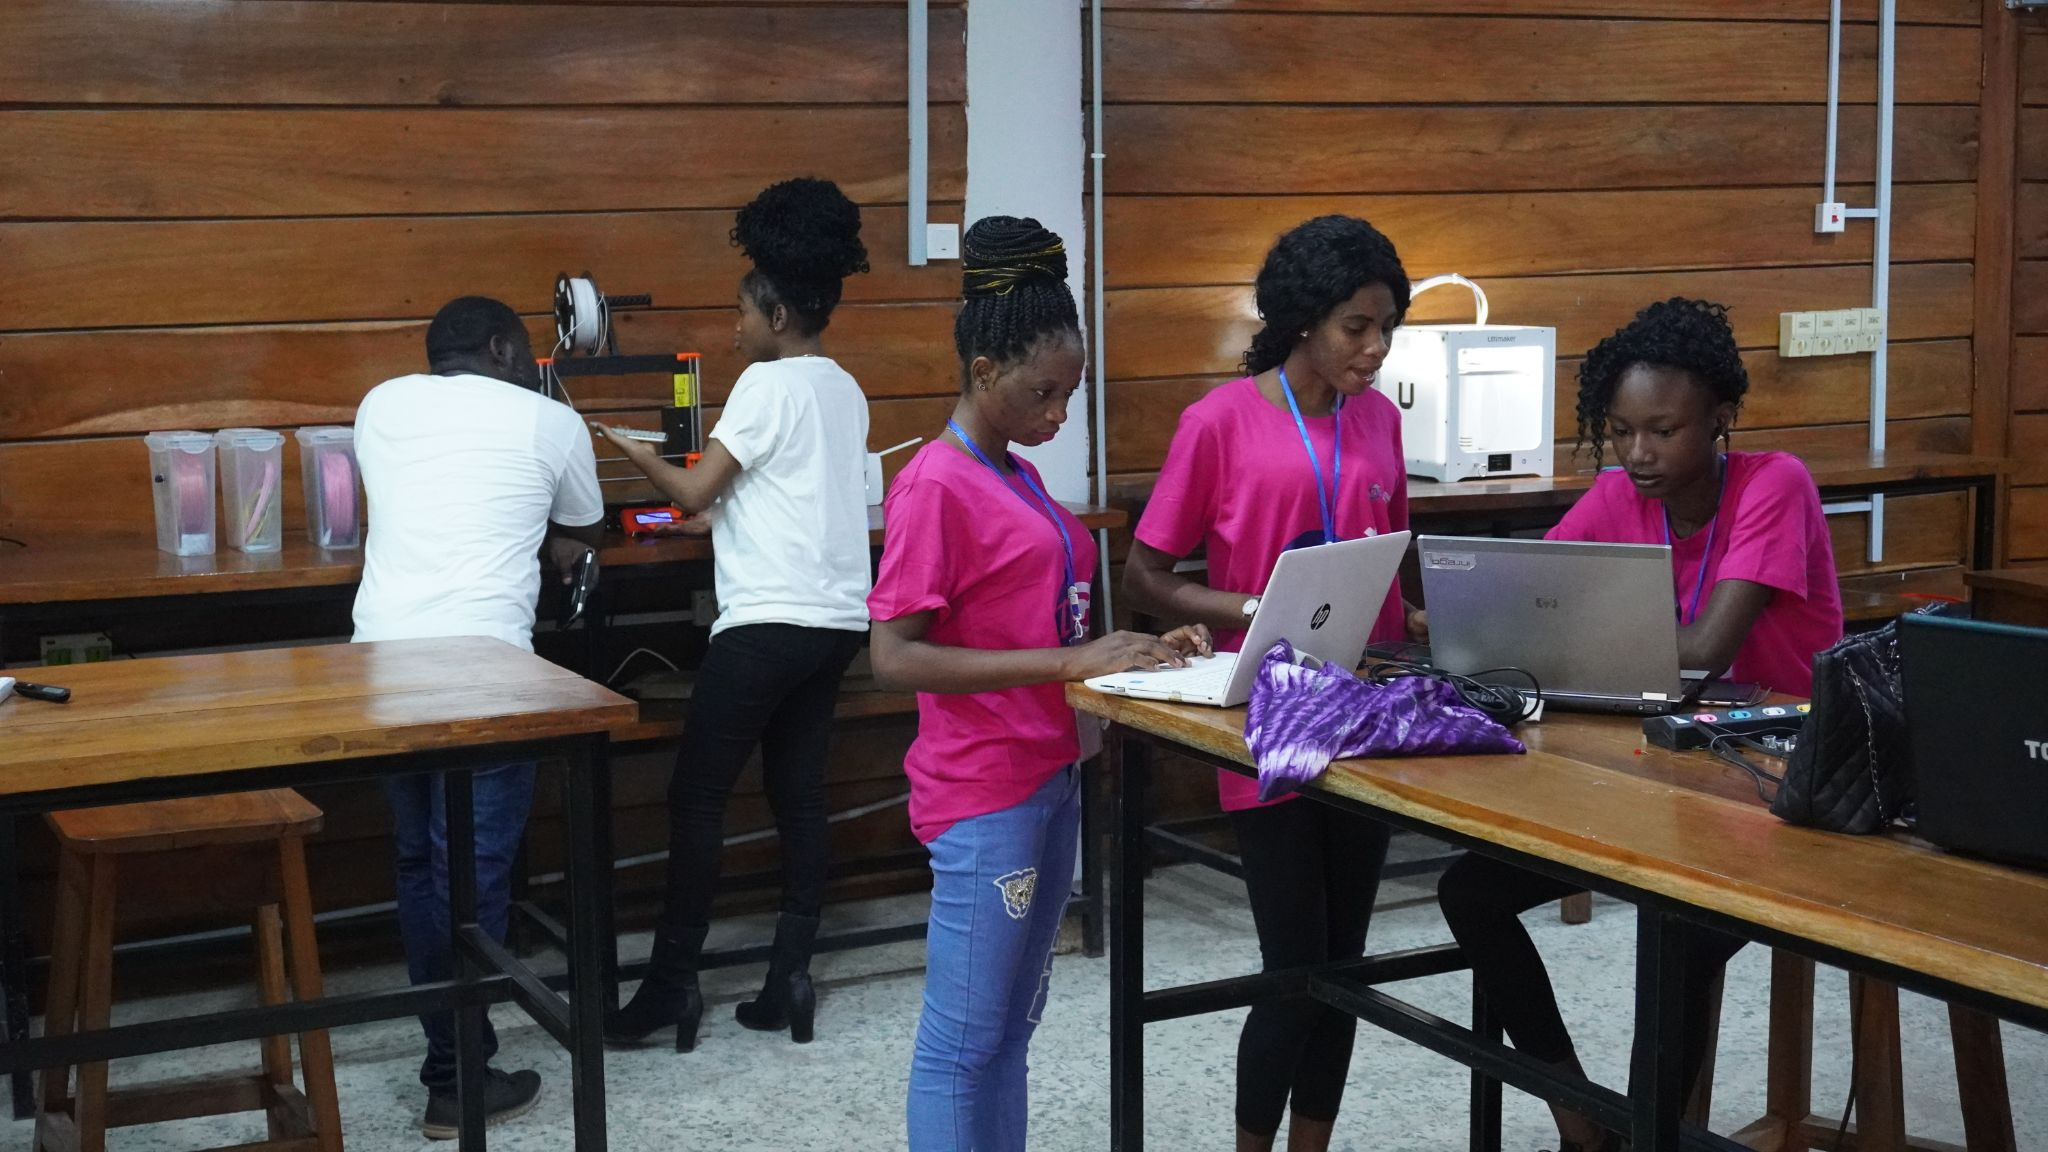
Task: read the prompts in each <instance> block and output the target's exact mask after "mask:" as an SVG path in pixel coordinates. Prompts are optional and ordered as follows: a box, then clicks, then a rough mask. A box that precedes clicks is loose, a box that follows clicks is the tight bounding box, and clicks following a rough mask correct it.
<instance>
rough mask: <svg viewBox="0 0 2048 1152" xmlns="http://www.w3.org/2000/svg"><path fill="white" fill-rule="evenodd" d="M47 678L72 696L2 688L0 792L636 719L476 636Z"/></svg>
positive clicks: (507, 737) (383, 751)
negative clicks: (44, 697)
mask: <svg viewBox="0 0 2048 1152" xmlns="http://www.w3.org/2000/svg"><path fill="white" fill-rule="evenodd" d="M45 678H47V679H49V680H51V681H53V682H55V683H58V684H62V685H63V686H64V687H67V688H69V689H71V693H72V695H71V702H70V703H69V704H47V703H43V702H41V701H37V700H26V699H22V698H21V697H19V696H16V697H12V698H10V699H8V700H6V701H0V796H18V795H22V794H26V793H34V792H43V791H49V790H52V789H59V788H64V789H69V788H79V787H89V786H96V785H107V784H119V783H122V782H126V781H134V780H141V779H151V778H162V777H170V776H186V775H193V774H197V773H208V772H232V771H238V770H246V769H252V768H271V767H278V766H281V765H288V764H307V763H315V762H322V761H332V760H351V759H359V758H362V757H367V756H384V755H391V754H395V753H404V752H424V751H430V750H434V749H445V748H461V747H471V746H475V745H479V744H492V743H502V742H510V741H518V740H547V739H553V738H557V737H563V736H575V735H582V734H588V733H596V732H606V731H610V730H612V729H614V728H619V727H623V726H625V725H628V724H631V723H632V722H633V720H634V717H635V709H634V705H633V702H632V701H631V700H628V699H626V698H625V697H624V696H620V695H618V694H617V693H615V692H612V691H611V690H609V689H607V688H604V687H602V686H601V685H598V684H594V683H592V682H590V681H588V680H585V679H583V678H582V677H580V676H578V675H576V674H575V673H573V672H570V671H568V670H566V669H563V668H560V667H557V666H556V665H553V664H550V663H548V662H547V661H545V660H542V659H540V658H539V657H537V656H535V655H533V654H532V653H530V652H524V651H521V650H520V649H518V648H514V647H513V646H511V645H510V644H506V643H504V642H503V641H500V640H489V639H483V638H475V637H464V638H453V639H445V640H393V641H385V642H382V643H376V644H323V645H317V646H313V647H303V648H266V649H258V650H255V651H248V652H225V653H213V654H208V655H203V656H166V657H159V658H156V659H149V660H116V661H109V662H106V663H100V664H79V665H73V666H70V667H66V668H63V669H61V670H59V669H51V670H50V671H49V673H48V674H47V676H46V677H45ZM115 799H118V798H117V797H110V798H109V801H108V802H109V803H112V802H114V800H115Z"/></svg>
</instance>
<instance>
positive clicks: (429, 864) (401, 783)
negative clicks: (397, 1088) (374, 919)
mask: <svg viewBox="0 0 2048 1152" xmlns="http://www.w3.org/2000/svg"><path fill="white" fill-rule="evenodd" d="M533 772H534V766H533V765H532V764H530V763H527V764H505V765H501V766H499V767H496V768H484V769H479V770H477V771H476V772H474V773H472V774H471V779H472V781H474V783H473V784H472V786H471V793H472V798H473V801H474V802H473V804H472V806H471V807H472V809H473V811H474V812H475V813H476V907H477V922H478V923H479V924H481V925H482V926H483V930H484V931H486V932H488V933H490V934H491V935H492V936H493V937H495V938H496V939H498V940H500V941H502V940H504V939H505V923H506V920H507V918H508V916H509V915H510V913H511V907H512V862H513V860H514V859H515V858H516V857H517V856H518V854H519V838H520V837H521V836H523V835H525V833H526V814H527V812H528V811H529V810H530V809H532V807H533ZM384 791H385V793H386V795H388V796H389V797H390V798H391V816H392V823H393V828H392V840H393V841H394V842H395V844H396V846H397V849H398V930H399V933H400V934H401V935H403V936H404V938H405V963H406V969H407V974H408V975H409V976H411V978H412V982H413V983H414V984H426V983H431V982H433V981H436V980H448V979H451V978H453V977H454V975H455V961H454V955H453V952H452V950H451V944H450V942H449V936H450V934H451V932H452V929H451V928H450V926H449V923H448V812H447V808H446V795H447V794H446V792H445V791H443V789H442V787H441V776H440V775H439V774H438V773H424V774H421V775H418V776H395V777H387V778H386V779H385V781H384ZM420 1027H421V1028H422V1029H424V1030H425V1031H426V1034H427V1058H426V1060H425V1061H424V1062H423V1063H421V1064H420V1083H422V1084H425V1085H426V1086H427V1089H428V1091H431V1092H452V1091H454V1090H455V1014H454V1013H452V1012H437V1013H434V1014H433V1015H430V1016H422V1017H420ZM497 1051H498V1036H497V1033H496V1032H494V1031H493V1030H492V1029H491V1025H490V1021H489V1018H488V1017H487V1018H486V1019H485V1021H484V1058H485V1059H486V1060H488V1059H490V1057H492V1056H494V1055H496V1054H497Z"/></svg>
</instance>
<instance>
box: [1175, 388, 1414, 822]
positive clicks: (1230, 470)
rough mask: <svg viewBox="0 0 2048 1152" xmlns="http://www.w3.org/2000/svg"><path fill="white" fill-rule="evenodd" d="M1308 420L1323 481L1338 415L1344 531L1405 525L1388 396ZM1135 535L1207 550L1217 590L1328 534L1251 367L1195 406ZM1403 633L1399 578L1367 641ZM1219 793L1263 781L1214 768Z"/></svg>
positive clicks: (1373, 395) (1241, 586) (1238, 637)
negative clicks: (1341, 436)
mask: <svg viewBox="0 0 2048 1152" xmlns="http://www.w3.org/2000/svg"><path fill="white" fill-rule="evenodd" d="M1304 423H1305V425H1306V426H1307V428H1308V435H1309V440H1310V442H1311V443H1313V444H1314V445H1315V446H1316V459H1317V462H1318V463H1319V464H1321V466H1322V470H1323V483H1324V484H1325V485H1327V484H1328V483H1329V481H1330V475H1331V472H1332V467H1331V465H1332V457H1333V449H1334V448H1335V445H1336V440H1335V437H1336V434H1337V426H1338V425H1339V424H1340V423H1341V424H1342V425H1343V433H1344V475H1343V477H1342V480H1341V482H1340V487H1339V488H1338V490H1337V500H1336V506H1335V508H1334V509H1333V512H1334V514H1335V517H1336V521H1337V535H1338V536H1339V537H1340V538H1342V539H1345V540H1355V539H1357V538H1359V537H1361V536H1370V535H1375V534H1377V533H1381V532H1397V531H1400V530H1402V529H1405V528H1407V527H1408V466H1407V458H1406V457H1405V456H1404V455H1403V454H1402V451H1401V412H1400V409H1398V408H1396V407H1394V403H1393V401H1391V400H1389V399H1387V398H1386V397H1385V396H1382V395H1380V394H1379V393H1378V392H1365V393H1363V394H1361V395H1358V396H1354V397H1352V398H1350V399H1349V400H1346V401H1345V402H1344V407H1343V408H1342V409H1340V410H1339V412H1338V413H1337V414H1336V415H1334V416H1324V417H1320V418H1306V419H1305V420H1304ZM1135 535H1136V536H1137V538H1138V539H1139V540H1141V541H1143V542H1145V543H1146V544H1149V545H1151V546H1152V547H1154V548H1157V549H1159V550H1160V551H1161V552H1164V553H1166V554H1167V555H1169V556H1186V555H1188V554H1189V553H1191V552H1193V551H1194V550H1195V549H1196V548H1198V547H1199V548H1202V549H1203V550H1204V553H1205V555H1206V557H1207V559H1208V564H1209V586H1210V587H1211V588H1217V589H1221V590H1223V591H1226V592H1241V593H1243V594H1244V595H1245V596H1247V597H1250V596H1258V595H1263V594H1264V593H1265V591H1266V581H1268V580H1270V579H1271V578H1272V576H1273V565H1274V564H1276V563H1278V562H1279V560H1280V554H1281V553H1282V552H1285V551H1288V550H1289V549H1293V548H1300V547H1304V546H1307V545H1314V544H1320V543H1322V542H1323V513H1322V502H1321V501H1320V500H1319V499H1318V498H1317V495H1316V474H1315V471H1314V469H1312V468H1310V467H1309V460H1308V452H1307V450H1306V449H1304V448H1303V447H1302V444H1301V431H1300V429H1298V428H1296V427H1295V425H1294V417H1293V416H1292V415H1291V414H1289V413H1288V411H1287V410H1286V409H1285V408H1277V407H1275V406H1274V405H1273V404H1272V403H1270V402H1268V401H1267V399H1266V398H1265V396H1263V395H1262V394H1260V392H1259V386H1258V384H1257V382H1255V381H1254V380H1253V379H1252V378H1251V377H1249V376H1246V377H1243V378H1240V379H1237V380H1233V381H1231V382H1230V383H1228V384H1225V385H1223V386H1221V387H1219V388H1217V389H1216V390H1215V391H1213V392H1211V393H1209V394H1208V395H1207V396H1204V397H1202V398H1201V399H1200V400H1197V401H1195V402H1194V403H1193V404H1190V405H1188V406H1187V409H1186V410H1185V411H1183V412H1182V413H1181V415H1180V426H1179V427H1178V428H1177V429H1175V430H1174V433H1173V443H1172V444H1171V445H1169V446H1168V447H1167V449H1166V464H1165V466H1164V467H1162V468H1161V469H1160V471H1159V482H1158V483H1157V484H1155V485H1153V487H1152V499H1151V500H1150V501H1149V502H1148V503H1147V504H1146V505H1145V514H1144V515H1143V516H1141V517H1140V518H1139V519H1138V527H1137V530H1136V533H1135ZM1405 638H1406V622H1405V620H1404V619H1403V614H1402V608H1401V590H1400V588H1399V586H1398V585H1397V586H1395V587H1393V588H1389V589H1388V590H1387V599H1386V603H1384V604H1382V605H1381V606H1380V618H1379V622H1378V623H1376V624H1375V625H1374V626H1373V630H1372V639H1373V640H1374V641H1376V642H1388V641H1399V640H1402V639H1405ZM1243 643H1244V632H1243V631H1242V630H1238V631H1234V632H1219V633H1217V634H1216V647H1217V649H1218V650H1219V651H1223V652H1235V651H1237V648H1238V646H1239V645H1241V644H1243ZM1216 791H1217V796H1218V799H1220V800H1221V801H1222V803H1223V810H1224V811H1226V812H1235V811H1238V810H1240V809H1244V808H1256V807H1258V806H1259V801H1258V794H1259V786H1258V783H1257V782H1256V781H1253V780H1248V779H1246V778H1244V777H1242V776H1239V775H1237V774H1235V773H1231V772H1219V773H1217V776H1216ZM1287 799H1292V797H1291V796H1290V797H1287ZM1276 803H1284V801H1276Z"/></svg>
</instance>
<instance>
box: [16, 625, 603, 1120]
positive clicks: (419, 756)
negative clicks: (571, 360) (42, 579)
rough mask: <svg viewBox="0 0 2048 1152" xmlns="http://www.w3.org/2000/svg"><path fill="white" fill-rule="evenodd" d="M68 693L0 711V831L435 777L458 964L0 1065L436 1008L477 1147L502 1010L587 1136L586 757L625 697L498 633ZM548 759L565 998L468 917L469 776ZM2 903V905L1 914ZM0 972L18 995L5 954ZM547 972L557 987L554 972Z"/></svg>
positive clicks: (599, 1043)
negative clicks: (409, 982) (527, 1036)
mask: <svg viewBox="0 0 2048 1152" xmlns="http://www.w3.org/2000/svg"><path fill="white" fill-rule="evenodd" d="M64 683H65V685H66V686H67V687H69V688H70V689H71V690H72V693H73V695H72V700H71V703H69V704H64V705H56V704H44V703H40V702H37V701H31V700H24V699H20V698H18V697H17V698H15V699H12V700H9V701H6V702H4V703H0V817H5V818H7V819H6V820H0V823H9V822H11V819H12V818H13V817H17V816H21V815H26V814H30V813H37V812H47V811H52V810H55V809H63V808H80V807H92V806H96V805H103V804H120V803H129V802H132V801H137V800H149V799H159V798H166V797H172V796H188V795H203V794H212V793H222V792H237V791H244V790H251V789H261V788H280V787H301V786H306V785H312V784H324V783H330V782H333V781H337V780H351V779H366V778H375V777H384V776H392V775H402V774H407V773H415V772H427V771H432V772H442V773H445V776H444V780H445V783H446V787H447V790H448V804H447V810H448V813H449V820H448V854H449V859H450V863H451V867H450V870H449V889H450V891H449V897H450V906H451V908H450V910H451V921H452V923H453V928H454V944H455V955H456V957H457V965H458V969H459V971H458V974H457V976H456V978H455V979H453V980H450V981H447V982H444V983H439V984H429V985H422V986H419V987H416V988H409V989H405V990H400V991H390V992H377V993H363V994H354V995H348V996H333V997H328V998H325V999H322V1000H317V1001H310V1002H304V1003H295V1004H287V1005H281V1006H273V1007H263V1008H252V1009H242V1010H237V1011H229V1012H215V1013H209V1014H206V1015H202V1016H197V1017H188V1018H185V1019H181V1020H171V1021H159V1022H151V1023H147V1024H133V1025H124V1026H120V1027H115V1028H109V1029H105V1030H101V1031H95V1032H89V1033H79V1034H74V1035H71V1036H65V1037H58V1038H43V1039H29V1038H27V1035H26V1027H25V1026H26V1020H25V1019H21V1020H16V1021H12V1022H11V1024H12V1026H11V1027H10V1028H9V1029H8V1030H7V1032H6V1035H5V1036H4V1037H0V1073H13V1072H18V1071H21V1070H25V1069H33V1068H47V1067H54V1066H60V1065H67V1064H78V1063H86V1062H92V1061H100V1060H107V1059H110V1058H116V1057H121V1056H133V1055H142V1054H145V1053H151V1052H166V1051H173V1050H177V1049H183V1048H191V1047H198V1046H202V1045H208V1044H219V1043H225V1042H228V1041H234V1040H244V1039H253V1038H255V1037H259V1036H268V1035H275V1034H280V1033H291V1032H304V1031H308V1030H312V1029H321V1028H333V1027H339V1026H342V1025H346V1024H354V1023H362V1022H366V1021H371V1020H387V1019H395V1018H398V1017H405V1016H414V1015H418V1014H421V1013H424V1012H435V1011H445V1010H454V1011H455V1012H456V1019H457V1029H456V1031H457V1048H458V1061H459V1066H460V1076H461V1094H462V1100H463V1110H462V1142H461V1147H462V1148H463V1149H464V1150H465V1152H467V1150H474V1149H481V1148H482V1147H483V1146H484V1144H483V1122H484V1114H483V1083H484V1081H483V1071H484V1061H483V1051H482V1025H483V1016H484V1013H485V1011H486V1010H487V1009H488V1006H489V1005H490V1004H492V1003H496V1002H501V1001H507V1000H509V1001H514V1002H516V1003H518V1004H520V1005H521V1006H522V1007H524V1008H525V1009H526V1011H527V1012H528V1013H529V1014H530V1015H531V1016H532V1017H533V1018H534V1020H536V1021H537V1022H539V1023H540V1024H541V1026H542V1027H544V1028H546V1029H547V1031H548V1032H549V1033H550V1034H551V1035H552V1036H554V1037H555V1039H556V1040H557V1041H558V1042H560V1043H562V1044H563V1045H564V1046H565V1047H567V1048H568V1049H569V1052H570V1061H571V1068H572V1072H571V1079H572V1081H573V1088H574V1093H575V1103H574V1111H575V1131H576V1147H577V1148H578V1149H580V1150H584V1152H592V1150H600V1149H602V1148H604V1146H605V1125H604V1055H603V1053H604V1048H603V1037H602V1025H601V1020H602V1016H603V1008H604V992H605V988H604V981H603V980H602V978H601V972H602V967H603V965H602V960H603V954H602V952H601V950H600V945H601V943H602V939H603V936H604V934H605V933H607V932H608V931H609V929H610V923H609V917H608V916H606V915H604V910H605V909H606V908H607V907H608V905H609V895H610V876H609V872H610V861H608V860H605V859H602V858H601V857H600V856H599V854H598V853H597V851H596V850H595V846H596V844H597V843H598V842H599V841H598V838H597V836H596V835H595V830H596V828H597V826H598V825H599V823H600V822H601V821H603V820H604V819H605V818H606V817H607V816H608V814H607V813H605V812H604V811H602V810H601V809H599V808H598V807H597V806H596V804H595V803H594V800H593V798H594V796H595V795H596V792H597V789H596V780H595V777H596V776H597V775H598V769H596V768H594V767H593V763H594V756H595V754H596V753H597V752H598V751H599V749H600V748H601V745H602V743H603V741H604V739H605V734H606V733H607V732H608V731H609V730H610V729H612V728H615V727H618V726H621V725H625V724H629V723H631V722H632V720H633V718H634V705H633V703H632V701H630V700H627V699H626V698H624V697H622V696H619V695H617V694H615V693H613V692H611V691H609V690H607V689H605V688H603V687H601V686H600V685H597V684H593V683H591V682H590V681H588V680H585V679H583V678H582V677H580V676H577V675H576V674H574V673H572V672H568V671H566V670H564V669H562V668H559V667H557V666H555V665H553V664H550V663H548V662H547V661H545V660H541V659H539V658H538V657H536V656H533V655H532V654H530V653H527V652H522V651H520V650H518V649H516V648H514V647H512V646H511V645H508V644H505V643H503V642H501V641H496V640H487V639H450V640H408V641H392V642H386V643H377V644H331V645H323V646H318V647H302V648H273V649H262V650H257V651H249V652H232V653H223V654H217V655H204V656H180V657H166V658H159V659H149V660H127V661H117V662H110V663H104V664H89V665H81V666H78V667H74V668H68V669H66V670H65V676H64ZM542 758H557V759H562V760H565V761H566V762H567V765H568V768H567V771H566V772H565V773H564V777H565V780H564V794H565V808H566V812H565V816H566V820H567V831H568V840H569V844H570V853H569V891H570V899H569V906H570V913H571V915H570V918H571V928H570V932H569V936H570V940H571V946H570V947H569V949H568V954H569V965H568V972H567V981H566V983H567V985H568V986H569V987H570V988H571V989H572V991H571V993H570V996H569V997H568V999H567V1000H565V999H564V998H563V997H562V996H561V995H559V994H557V993H556V992H555V991H554V990H552V989H551V988H550V987H549V983H548V981H546V980H544V979H543V978H542V977H540V976H538V975H536V974H535V973H533V972H532V971H531V970H529V969H528V968H527V967H526V966H525V965H524V964H523V963H521V962H520V961H518V960H517V959H515V958H514V957H513V956H512V955H511V954H510V952H508V951H507V950H506V949H505V948H504V947H503V946H501V945H499V944H498V943H497V942H496V941H495V940H493V939H491V937H490V936H489V935H488V934H486V933H485V932H484V931H483V930H482V929H481V928H480V927H479V926H478V924H477V918H476V876H475V850H476V844H475V838H474V828H473V825H472V822H471V820H469V819H468V818H467V814H468V813H469V812H470V811H471V807H470V772H471V771H472V770H474V769H478V768H484V767H489V766H492V765H496V764H502V763H507V762H514V761H523V760H538V759H542ZM18 911H19V910H18V909H9V910H8V913H9V914H10V915H18ZM8 960H9V962H8V964H7V967H6V969H5V977H6V979H7V980H8V981H9V982H10V983H13V984H15V985H16V987H15V989H14V991H16V992H18V991H19V983H20V977H21V969H20V967H19V966H18V965H19V960H20V957H19V956H18V955H17V956H11V957H9V958H8ZM556 983H562V981H561V980H559V979H558V980H557V981H556Z"/></svg>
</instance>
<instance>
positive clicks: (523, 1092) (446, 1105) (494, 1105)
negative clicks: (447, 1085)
mask: <svg viewBox="0 0 2048 1152" xmlns="http://www.w3.org/2000/svg"><path fill="white" fill-rule="evenodd" d="M539 1099H540V1073H538V1072H535V1071H533V1070H532V1069H531V1068H522V1069H520V1070H519V1071H517V1072H500V1071H498V1070H497V1069H496V1068H486V1069H484V1123H485V1124H486V1125H491V1124H496V1123H498V1122H499V1121H500V1120H510V1119H512V1118H513V1117H514V1116H523V1115H525V1114H526V1112H527V1110H528V1109H530V1108H532V1107H533V1103H534V1101H536V1100H539ZM420 1131H422V1132H424V1133H426V1136H427V1139H429V1140H453V1139H455V1138H456V1137H457V1136H460V1135H462V1106H461V1105H460V1104H458V1103H456V1101H455V1091H454V1090H453V1089H450V1090H448V1091H446V1092H428V1093H427V1114H426V1117H425V1118H424V1119H422V1120H421V1121H420Z"/></svg>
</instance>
